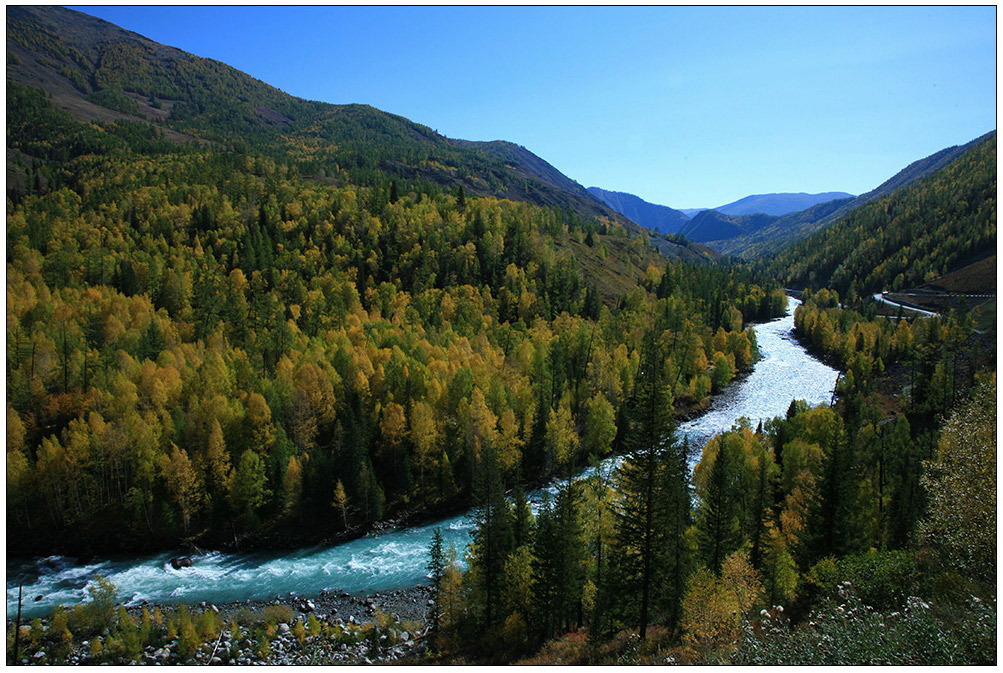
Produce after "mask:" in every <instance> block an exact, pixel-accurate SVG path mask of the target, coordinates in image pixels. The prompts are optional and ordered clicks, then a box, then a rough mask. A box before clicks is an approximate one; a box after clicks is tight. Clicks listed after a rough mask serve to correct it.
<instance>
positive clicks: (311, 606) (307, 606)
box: [306, 601, 317, 612]
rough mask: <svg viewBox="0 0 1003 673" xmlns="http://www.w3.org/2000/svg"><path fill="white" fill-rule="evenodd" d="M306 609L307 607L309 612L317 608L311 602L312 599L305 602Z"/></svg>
mask: <svg viewBox="0 0 1003 673" xmlns="http://www.w3.org/2000/svg"><path fill="white" fill-rule="evenodd" d="M306 609H307V610H308V611H309V612H313V611H314V610H316V609H317V608H316V607H315V606H314V604H313V601H307V602H306Z"/></svg>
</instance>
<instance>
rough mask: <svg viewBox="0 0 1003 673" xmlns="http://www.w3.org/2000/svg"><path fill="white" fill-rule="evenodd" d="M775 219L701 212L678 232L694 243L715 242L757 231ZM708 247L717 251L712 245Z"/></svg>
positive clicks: (754, 215)
mask: <svg viewBox="0 0 1003 673" xmlns="http://www.w3.org/2000/svg"><path fill="white" fill-rule="evenodd" d="M776 219H777V218H776V217H774V216H772V215H764V214H762V213H756V214H753V215H726V214H724V213H721V212H718V211H717V210H702V211H700V212H699V213H697V214H696V215H694V216H693V219H691V220H690V221H689V222H687V223H686V224H685V225H683V227H682V228H681V229H680V230H679V235H680V236H685V237H686V238H687V239H689V240H691V241H694V242H696V243H707V242H708V241H714V242H717V241H720V240H722V239H732V238H736V237H739V236H742V235H745V234H748V233H750V232H754V231H757V230H759V229H761V228H762V227H765V226H767V225H769V224H770V223H771V222H773V221H774V220H776ZM708 247H712V248H715V249H717V248H716V247H715V246H714V245H713V244H711V245H709V246H708Z"/></svg>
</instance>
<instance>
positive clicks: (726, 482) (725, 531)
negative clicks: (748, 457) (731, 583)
mask: <svg viewBox="0 0 1003 673" xmlns="http://www.w3.org/2000/svg"><path fill="white" fill-rule="evenodd" d="M729 444H730V442H728V441H727V435H725V436H723V437H722V438H721V441H720V442H719V443H718V450H717V455H716V456H715V458H714V462H713V463H712V464H711V467H710V472H709V474H708V475H707V489H706V496H705V497H704V498H702V499H701V502H700V506H699V508H698V509H697V521H696V523H697V539H698V543H699V547H700V553H701V556H702V558H703V561H704V563H706V564H707V567H708V568H709V569H710V570H712V571H713V572H715V573H717V572H719V571H720V570H721V564H722V563H723V562H724V559H725V557H726V556H728V554H730V553H731V552H733V551H735V550H736V549H738V547H739V545H740V544H741V541H742V538H741V528H740V524H739V517H738V502H737V497H738V493H736V475H735V469H736V466H735V465H733V462H734V461H735V459H736V457H735V456H734V455H732V451H731V450H730V446H729ZM705 460H706V457H705Z"/></svg>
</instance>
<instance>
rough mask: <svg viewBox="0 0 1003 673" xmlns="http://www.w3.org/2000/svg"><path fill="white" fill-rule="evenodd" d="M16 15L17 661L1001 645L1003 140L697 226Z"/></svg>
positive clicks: (711, 214) (197, 60)
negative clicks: (1000, 244) (1000, 190)
mask: <svg viewBox="0 0 1003 673" xmlns="http://www.w3.org/2000/svg"><path fill="white" fill-rule="evenodd" d="M385 9H387V10H388V11H391V10H393V8H385ZM610 9H611V8H610ZM664 9H665V10H666V11H675V10H674V9H672V8H664ZM356 10H358V12H360V14H359V16H366V15H365V11H364V10H363V9H362V8H354V9H352V10H351V11H346V13H345V14H337V13H338V12H340V11H342V8H325V10H324V11H330V12H332V14H331V16H335V15H337V16H341V17H343V18H345V19H346V20H347V19H350V18H352V17H353V16H354V12H355V11H356ZM179 11H180V8H179ZM268 11H279V10H278V9H277V8H271V9H269V10H268ZM394 11H396V10H394ZM443 11H445V10H443ZM471 11H473V8H471ZM694 11H696V10H694ZM248 16H252V15H251V14H248ZM7 30H8V33H7V34H8V56H7V116H6V123H7V181H6V185H7V210H6V232H5V235H6V251H7V262H6V263H7V266H6V284H7V338H6V349H7V360H6V382H7V385H6V391H7V394H6V412H5V413H6V428H7V446H6V451H7V458H6V469H7V472H6V475H7V476H6V503H7V510H6V511H7V522H6V533H7V543H6V553H7V559H6V562H7V566H6V567H7V584H6V589H7V632H8V639H7V662H8V663H9V664H23V663H32V664H66V663H70V664H86V665H96V664H113V665H125V664H128V663H170V664H192V663H217V664H220V663H232V664H240V665H243V664H253V663H271V664H290V663H296V664H322V665H323V664H332V663H391V662H403V663H406V664H460V665H490V664H508V663H531V664H542V665H547V664H555V663H561V664H571V665H619V664H634V665H637V664H643V665H662V664H666V663H684V664H703V665H706V664H730V665H750V664H765V665H798V664H800V665H818V664H855V665H862V664H877V663H882V664H888V663H894V664H904V665H920V664H922V665H955V664H982V665H986V664H993V663H995V656H996V655H995V649H994V648H995V633H996V631H995V610H996V607H995V606H996V603H995V601H996V598H995V596H996V557H995V549H996V533H995V530H996V529H995V517H996V509H995V489H996V482H995V474H996V468H995V466H996V460H995V455H996V438H995V426H996V419H995V407H996V349H995V343H996V338H997V335H996V329H997V328H996V296H995V293H996V191H997V175H996V164H997V155H996V134H995V131H991V132H989V133H987V134H985V135H982V136H980V137H978V138H976V139H974V140H972V141H971V142H968V143H965V144H962V145H957V146H953V147H948V148H946V149H943V150H941V151H939V152H936V153H934V154H932V155H929V156H927V157H926V158H925V159H920V160H918V161H915V162H914V163H912V164H910V165H909V166H907V167H906V168H904V169H903V170H901V171H900V172H899V173H897V174H895V175H894V176H892V177H891V178H889V179H888V180H886V181H885V182H883V183H882V184H881V185H879V186H878V187H877V188H875V189H873V190H871V191H869V192H865V193H863V194H860V195H859V196H853V195H852V194H849V193H847V192H834V191H828V192H821V191H819V192H818V193H814V194H807V193H779V192H778V193H763V194H753V195H751V196H748V197H745V198H742V199H739V200H738V201H734V202H732V203H729V204H726V205H724V206H720V207H718V208H716V209H693V210H688V211H683V210H676V209H673V208H669V207H667V206H659V205H657V204H653V203H650V202H647V201H644V200H643V199H640V198H639V197H637V196H634V195H633V194H630V193H627V192H612V191H607V190H604V189H601V188H598V187H590V188H588V189H586V188H585V187H583V186H582V185H581V184H579V183H578V182H577V181H576V180H574V179H572V178H570V177H568V175H570V174H572V173H569V174H568V175H566V174H564V173H563V172H562V171H561V170H558V169H557V168H556V167H555V166H554V165H552V164H550V163H548V161H547V160H545V159H544V158H542V156H540V155H537V154H535V153H534V151H532V150H531V149H527V148H526V147H524V146H522V145H520V144H517V143H515V142H509V141H505V140H493V141H473V140H460V139H456V138H450V137H447V136H445V135H441V134H439V133H438V131H436V130H434V129H433V128H431V127H430V126H425V125H423V124H418V123H415V122H413V121H411V120H410V119H407V118H405V117H403V116H400V115H398V114H394V113H392V112H385V111H383V110H380V109H377V108H376V107H373V106H371V105H367V104H364V103H345V104H333V103H327V102H322V101H315V100H307V99H305V98H301V97H297V96H293V95H289V94H287V93H285V92H284V91H282V90H280V89H279V88H277V87H275V86H272V85H271V84H268V83H265V82H263V81H260V80H258V79H256V78H255V77H252V76H251V75H248V74H245V73H244V72H241V71H240V70H237V69H236V68H233V67H231V66H230V65H227V64H225V63H223V62H221V61H217V60H212V59H208V58H201V57H198V56H195V55H193V54H190V53H187V52H185V51H182V50H180V49H176V48H174V47H171V46H167V45H165V44H160V43H158V42H156V41H154V40H151V39H149V38H147V37H144V36H142V35H139V34H137V33H135V32H130V31H128V30H125V29H123V28H120V27H118V26H116V25H114V24H111V23H108V22H106V21H102V20H100V19H98V18H95V17H93V16H89V15H87V14H84V13H81V12H77V11H73V10H68V9H63V8H59V7H42V6H25V7H10V8H8V11H7ZM376 56H377V55H373V58H376ZM339 67H340V66H339ZM334 72H335V74H337V69H334ZM526 76H527V77H528V76H529V75H526ZM388 81H393V78H392V77H389V78H388ZM538 93H539V92H538ZM541 99H542V96H541ZM691 102H692V103H694V104H696V103H697V102H699V101H697V100H696V99H694V100H692V101H691ZM569 113H570V110H569ZM601 116H602V115H601V114H599V113H598V112H597V113H595V119H599V118H600V117H601ZM415 118H416V119H417V118H419V117H415ZM691 122H692V119H691ZM541 123H542V122H541ZM487 137H495V136H487ZM638 137H640V136H638ZM630 142H631V143H633V144H632V145H631V147H632V148H633V149H632V151H635V150H637V151H640V149H643V147H644V143H640V144H639V143H635V142H634V141H633V140H631V141H630ZM588 151H591V149H590V148H589V147H585V146H584V144H583V149H582V154H583V156H584V155H585V154H587V153H588ZM927 151H929V150H927ZM541 154H542V153H541ZM638 156H640V155H638ZM903 163H905V162H903ZM764 165H765V164H764ZM638 170H640V169H638ZM638 175H639V176H640V173H638ZM707 179H708V180H710V179H712V178H710V177H708V178H707ZM638 180H639V182H638V184H641V182H640V177H638ZM875 182H877V180H875ZM586 184H588V183H586ZM750 191H751V190H750ZM861 191H862V190H861ZM639 193H643V192H641V191H639ZM739 193H742V192H739ZM721 200H724V199H723V198H722V199H721ZM693 201H695V202H697V203H699V202H701V201H703V199H693ZM715 201H717V199H716V198H714V199H713V200H711V199H710V198H708V199H707V200H706V201H705V202H715ZM687 202H690V201H687ZM784 288H787V289H786V290H785V289H784ZM188 559H190V560H191V564H189V563H188ZM924 606H925V607H924ZM907 609H908V611H907ZM879 625H880V626H879ZM879 632H880V633H882V634H884V635H883V636H882V638H879V639H876V638H875V634H876V633H879ZM832 643H836V644H835V645H832ZM217 660H218V661H217Z"/></svg>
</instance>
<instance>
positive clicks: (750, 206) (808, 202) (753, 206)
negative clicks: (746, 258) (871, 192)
mask: <svg viewBox="0 0 1003 673" xmlns="http://www.w3.org/2000/svg"><path fill="white" fill-rule="evenodd" d="M847 198H849V199H852V198H853V194H847V193H846V192H822V193H819V194H806V193H805V192H797V193H791V192H784V193H777V194H753V195H751V196H746V197H744V198H741V199H739V200H738V201H733V202H732V203H729V204H726V205H723V206H718V207H717V208H714V210H716V211H717V212H719V213H724V214H725V215H753V214H755V213H763V214H764V215H777V216H780V215H787V214H788V213H796V212H798V211H801V210H805V209H807V208H811V207H812V206H816V205H818V204H820V203H825V202H827V201H835V200H836V199H847Z"/></svg>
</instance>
